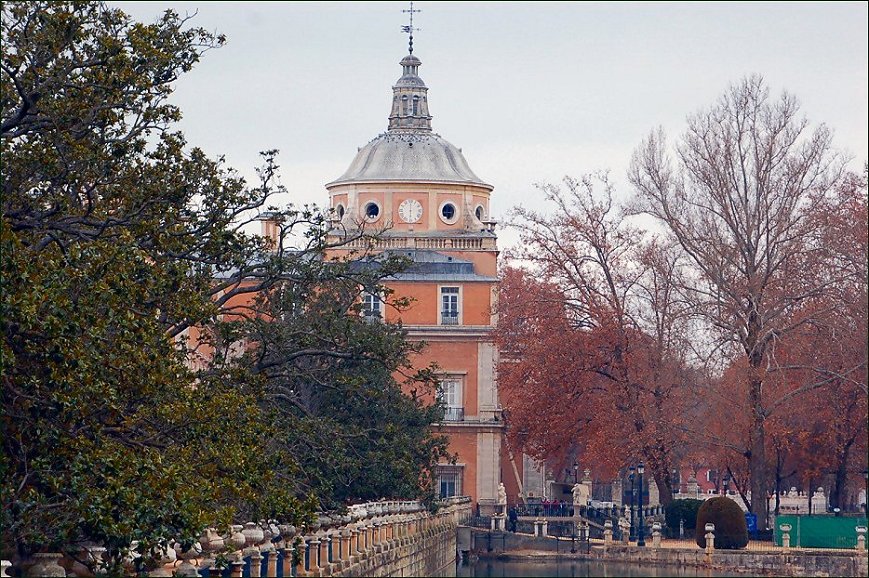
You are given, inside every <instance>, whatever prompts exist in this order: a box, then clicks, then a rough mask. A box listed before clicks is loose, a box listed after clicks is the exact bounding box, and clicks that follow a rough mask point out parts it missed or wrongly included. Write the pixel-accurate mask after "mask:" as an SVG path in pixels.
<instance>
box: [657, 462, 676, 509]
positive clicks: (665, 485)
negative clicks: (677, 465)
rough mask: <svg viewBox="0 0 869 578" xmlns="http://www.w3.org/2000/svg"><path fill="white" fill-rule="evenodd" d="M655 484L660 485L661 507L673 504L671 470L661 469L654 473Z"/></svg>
mask: <svg viewBox="0 0 869 578" xmlns="http://www.w3.org/2000/svg"><path fill="white" fill-rule="evenodd" d="M652 477H653V478H654V479H655V483H656V484H658V498H659V499H660V500H661V505H662V506H664V507H667V506H669V505H670V503H672V502H673V485H672V482H671V481H670V468H668V467H663V466H662V467H659V468H655V471H654V472H652Z"/></svg>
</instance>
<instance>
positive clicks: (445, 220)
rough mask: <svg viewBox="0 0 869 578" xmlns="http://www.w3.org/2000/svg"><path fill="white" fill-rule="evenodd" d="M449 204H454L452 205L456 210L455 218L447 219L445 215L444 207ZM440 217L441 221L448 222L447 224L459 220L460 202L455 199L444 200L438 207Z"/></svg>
mask: <svg viewBox="0 0 869 578" xmlns="http://www.w3.org/2000/svg"><path fill="white" fill-rule="evenodd" d="M447 205H452V206H453V211H454V212H453V218H452V219H447V218H446V217H444V207H446V206H447ZM438 218H439V219H440V220H441V221H443V222H444V223H446V224H447V225H454V224H455V223H456V222H457V221H458V220H459V204H458V203H457V202H456V201H453V200H447V201H444V202H443V203H441V204H440V206H439V207H438Z"/></svg>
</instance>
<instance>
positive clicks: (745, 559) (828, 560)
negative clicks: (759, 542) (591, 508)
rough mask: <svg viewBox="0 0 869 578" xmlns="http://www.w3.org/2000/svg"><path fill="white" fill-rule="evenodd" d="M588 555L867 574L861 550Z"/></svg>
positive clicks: (793, 572)
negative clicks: (859, 551)
mask: <svg viewBox="0 0 869 578" xmlns="http://www.w3.org/2000/svg"><path fill="white" fill-rule="evenodd" d="M591 556H592V557H594V558H597V559H602V560H614V561H615V560H617V561H619V562H636V563H642V564H648V563H654V564H674V565H680V566H701V567H704V568H714V569H719V570H738V571H740V572H748V573H755V574H767V575H772V576H866V575H867V574H869V568H867V558H866V555H865V553H864V554H858V553H857V552H854V553H853V554H852V553H850V552H833V551H831V552H823V551H796V550H791V551H790V552H757V551H750V550H715V551H714V552H713V553H712V555H711V556H709V557H707V556H706V553H705V551H704V550H701V549H700V548H697V549H696V550H694V549H676V548H657V549H656V548H637V547H635V546H623V545H615V546H610V547H608V548H606V549H604V548H603V547H602V546H601V547H594V548H592V549H591Z"/></svg>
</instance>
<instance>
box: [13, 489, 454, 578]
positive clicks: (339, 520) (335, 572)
mask: <svg viewBox="0 0 869 578" xmlns="http://www.w3.org/2000/svg"><path fill="white" fill-rule="evenodd" d="M470 513H471V508H470V499H469V498H466V497H456V498H449V499H446V500H443V501H441V502H439V504H438V508H437V511H436V512H435V513H431V512H430V511H429V510H428V509H427V508H426V507H424V506H423V505H422V504H420V503H419V502H417V501H402V500H381V501H377V502H368V503H365V504H356V505H352V506H349V507H348V509H347V510H346V512H337V513H336V512H331V513H330V512H326V513H320V514H317V516H316V518H315V519H314V521H313V523H311V524H310V525H308V526H306V527H302V528H296V527H294V526H292V525H289V524H280V523H277V522H276V521H273V520H272V521H261V522H248V523H246V524H244V525H234V526H231V527H230V528H229V529H228V530H227V531H219V530H217V529H215V528H208V529H206V530H205V531H204V532H203V534H202V536H200V538H199V540H198V541H197V542H194V543H193V546H192V547H191V548H189V549H187V550H185V549H184V548H182V546H181V544H180V543H177V542H173V541H171V540H170V541H169V543H170V544H172V546H171V547H167V548H165V549H158V550H157V551H154V552H151V553H150V555H148V556H147V557H145V558H143V557H142V554H141V553H136V552H135V550H136V543H133V544H132V545H131V551H133V554H132V555H130V556H128V557H127V558H126V559H125V560H124V572H125V573H126V574H129V575H134V574H135V573H136V572H137V569H138V570H139V571H142V570H144V572H145V575H147V576H173V575H174V576H200V572H201V571H204V570H207V571H208V575H209V576H220V575H222V574H223V572H224V570H225V569H226V568H227V567H228V568H229V571H230V576H231V577H233V578H235V577H238V578H241V576H242V575H245V576H251V577H252V578H258V577H265V576H287V577H289V576H327V575H328V576H342V575H363V574H357V573H354V572H353V571H352V568H353V566H354V565H358V564H360V563H361V562H363V561H368V567H369V569H370V567H371V565H372V558H373V557H374V556H376V555H377V554H380V553H383V552H386V551H389V550H393V549H395V548H398V547H401V546H406V545H409V544H412V543H414V542H415V541H417V540H419V539H420V538H423V537H425V536H430V535H432V533H433V531H434V529H435V528H439V529H440V530H441V531H443V530H449V529H451V528H452V529H454V528H455V527H457V526H458V525H459V524H461V523H463V522H464V521H466V520H467V519H468V518H469V517H470ZM453 533H454V532H453ZM453 540H454V537H453ZM105 552H106V549H105V548H103V547H101V546H99V545H93V544H91V545H86V546H83V547H82V548H81V549H80V551H79V552H78V553H77V555H76V556H70V555H64V554H60V553H42V554H34V555H33V556H32V557H31V558H29V559H26V560H22V561H20V562H17V563H16V564H15V566H17V569H16V568H15V567H13V568H10V566H12V564H10V563H9V562H8V561H3V568H2V575H3V576H7V575H9V576H12V575H16V570H17V572H19V573H21V574H23V575H25V576H68V575H69V576H72V575H75V576H93V575H94V574H100V573H101V572H104V571H105V570H106V563H107V560H106V559H105V556H104V554H105ZM83 562H84V563H83ZM346 572H349V573H347V574H345V573H346Z"/></svg>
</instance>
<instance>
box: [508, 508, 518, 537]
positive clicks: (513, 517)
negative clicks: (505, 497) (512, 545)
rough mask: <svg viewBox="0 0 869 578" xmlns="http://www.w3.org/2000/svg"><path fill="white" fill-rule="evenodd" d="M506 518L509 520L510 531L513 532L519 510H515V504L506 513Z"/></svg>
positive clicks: (514, 531)
mask: <svg viewBox="0 0 869 578" xmlns="http://www.w3.org/2000/svg"><path fill="white" fill-rule="evenodd" d="M507 519H508V520H509V521H510V531H511V532H513V533H514V534H515V533H516V524H517V522H518V521H519V512H517V511H516V506H513V507H512V508H510V512H509V513H508V514H507Z"/></svg>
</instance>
